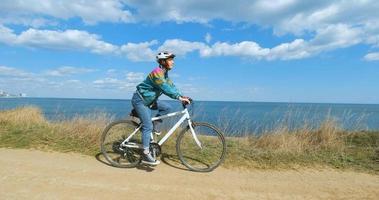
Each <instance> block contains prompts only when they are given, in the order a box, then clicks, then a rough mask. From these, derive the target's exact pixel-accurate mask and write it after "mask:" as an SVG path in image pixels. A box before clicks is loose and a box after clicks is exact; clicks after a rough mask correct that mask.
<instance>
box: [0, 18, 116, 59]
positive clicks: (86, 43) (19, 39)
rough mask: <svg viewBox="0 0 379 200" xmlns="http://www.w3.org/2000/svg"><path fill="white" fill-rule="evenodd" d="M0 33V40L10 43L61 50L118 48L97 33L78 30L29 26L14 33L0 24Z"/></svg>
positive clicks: (106, 51)
mask: <svg viewBox="0 0 379 200" xmlns="http://www.w3.org/2000/svg"><path fill="white" fill-rule="evenodd" d="M0 33H1V35H0V42H3V43H6V44H10V45H21V46H27V47H35V48H47V49H61V50H67V49H69V50H72V49H76V50H88V51H91V52H93V53H98V54H106V53H114V52H115V51H117V48H118V47H117V46H115V45H112V44H110V43H107V42H104V41H101V40H100V36H98V35H95V34H90V33H88V32H86V31H79V30H66V31H52V30H37V29H33V28H31V29H28V30H26V31H24V32H22V33H20V34H19V35H16V34H14V33H13V30H11V29H9V28H7V27H4V26H1V25H0Z"/></svg>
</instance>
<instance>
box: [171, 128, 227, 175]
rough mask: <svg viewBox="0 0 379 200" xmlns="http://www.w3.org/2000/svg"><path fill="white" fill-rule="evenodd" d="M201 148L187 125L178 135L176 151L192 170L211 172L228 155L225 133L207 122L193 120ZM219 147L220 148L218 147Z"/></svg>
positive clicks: (184, 163)
mask: <svg viewBox="0 0 379 200" xmlns="http://www.w3.org/2000/svg"><path fill="white" fill-rule="evenodd" d="M192 126H193V128H194V130H195V132H196V135H197V138H198V139H199V141H200V142H201V144H202V149H200V148H199V147H198V146H197V144H196V142H195V140H194V139H193V136H192V133H191V131H190V127H189V126H187V128H185V129H184V130H183V131H182V132H181V133H180V134H179V136H178V139H177V142H176V152H177V154H178V156H179V160H180V161H181V162H182V163H183V165H185V166H186V167H187V168H188V169H190V170H191V171H196V172H210V171H213V170H214V169H215V168H217V167H218V166H219V165H220V164H221V163H222V162H223V161H224V160H225V156H226V142H225V137H224V135H223V133H222V132H221V131H220V130H219V129H218V128H216V127H215V126H213V125H211V124H209V123H206V122H192ZM216 148H218V149H216Z"/></svg>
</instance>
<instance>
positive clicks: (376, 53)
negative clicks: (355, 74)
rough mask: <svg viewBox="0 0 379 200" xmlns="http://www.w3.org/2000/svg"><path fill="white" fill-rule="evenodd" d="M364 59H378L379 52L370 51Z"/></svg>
mask: <svg viewBox="0 0 379 200" xmlns="http://www.w3.org/2000/svg"><path fill="white" fill-rule="evenodd" d="M364 59H365V60H367V61H377V60H379V52H373V53H368V54H367V55H365V57H364Z"/></svg>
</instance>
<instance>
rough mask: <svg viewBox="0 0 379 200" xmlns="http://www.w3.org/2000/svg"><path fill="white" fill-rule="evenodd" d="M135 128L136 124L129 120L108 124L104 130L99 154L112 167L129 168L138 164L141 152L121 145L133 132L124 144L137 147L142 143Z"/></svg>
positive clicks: (139, 134)
mask: <svg viewBox="0 0 379 200" xmlns="http://www.w3.org/2000/svg"><path fill="white" fill-rule="evenodd" d="M137 128H138V124H136V123H135V122H133V121H131V120H120V121H116V122H113V123H111V124H109V125H108V126H107V127H106V128H105V129H104V131H103V134H102V136H101V141H100V143H101V152H102V154H103V155H104V157H105V159H106V160H107V161H108V162H109V163H110V164H111V165H112V166H115V167H122V168H129V167H135V166H136V165H138V164H139V162H140V160H141V150H140V149H139V148H130V147H128V146H125V145H123V142H124V141H125V140H126V139H127V138H128V137H129V136H130V135H131V134H133V133H134V132H135V133H134V135H133V136H132V137H129V140H128V142H126V143H125V144H127V145H129V146H132V145H135V146H138V145H140V144H141V143H142V142H141V133H140V131H139V130H138V131H137Z"/></svg>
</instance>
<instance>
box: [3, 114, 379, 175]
mask: <svg viewBox="0 0 379 200" xmlns="http://www.w3.org/2000/svg"><path fill="white" fill-rule="evenodd" d="M111 120H112V119H111V117H110V116H108V115H106V114H104V113H96V114H91V115H88V116H85V117H76V118H73V119H70V120H61V121H56V122H50V121H47V120H46V119H45V118H44V117H43V114H42V112H41V110H40V109H39V108H36V107H23V108H17V109H13V110H8V111H0V147H9V148H33V149H40V150H53V151H60V152H79V153H83V154H86V155H92V156H95V155H97V154H98V153H99V145H100V144H99V139H100V135H101V133H102V130H103V129H104V127H105V126H106V125H107V124H108V123H109V122H110V121H111ZM175 139H176V138H170V140H169V142H167V143H166V144H164V146H163V148H164V152H165V153H166V154H168V155H170V156H171V157H173V158H174V159H175V157H176V153H175ZM227 148H228V149H227V150H228V152H227V159H226V160H225V163H224V164H223V166H224V167H229V168H248V169H257V168H258V169H285V168H297V167H316V166H317V167H320V166H321V167H322V166H329V167H334V168H340V169H353V170H358V171H365V172H370V173H379V131H378V132H374V131H371V132H368V131H359V132H347V131H344V130H342V129H341V128H339V126H338V124H337V123H336V122H335V121H333V120H326V121H325V122H324V123H323V124H322V125H321V126H320V127H319V128H318V129H317V130H314V129H308V128H306V127H304V128H302V129H298V130H296V131H289V129H288V128H286V127H285V126H280V127H277V129H275V130H274V131H270V132H267V133H266V134H264V135H261V136H248V137H238V138H237V137H228V138H227Z"/></svg>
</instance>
